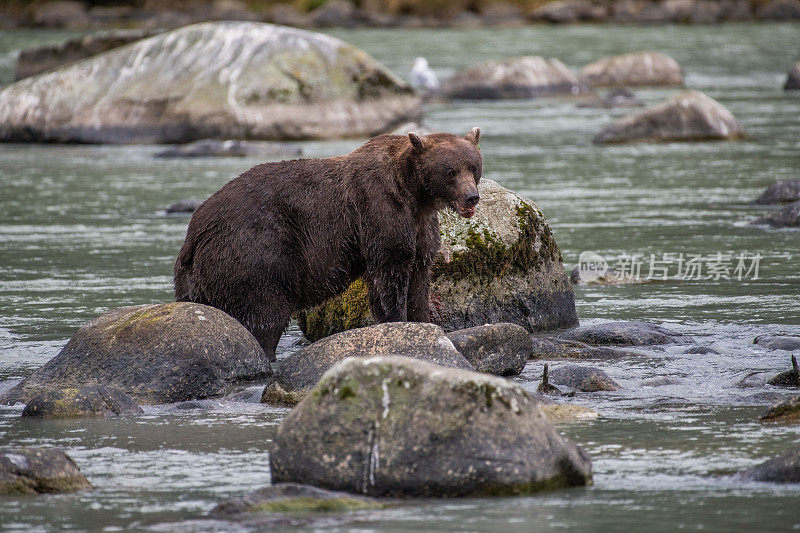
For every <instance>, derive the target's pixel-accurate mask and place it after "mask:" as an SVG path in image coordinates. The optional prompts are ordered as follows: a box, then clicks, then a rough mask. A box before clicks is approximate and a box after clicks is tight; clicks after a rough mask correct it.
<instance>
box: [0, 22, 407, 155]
mask: <svg viewBox="0 0 800 533" xmlns="http://www.w3.org/2000/svg"><path fill="white" fill-rule="evenodd" d="M420 115H421V110H420V107H419V98H418V97H417V96H415V95H414V93H413V91H412V89H411V88H410V87H409V86H408V85H407V84H406V83H405V82H403V81H402V80H401V79H400V78H398V77H397V76H395V75H394V74H392V73H391V72H390V71H388V70H387V69H386V68H385V67H383V66H382V65H380V64H379V63H378V62H377V61H375V60H374V59H373V58H372V57H370V56H369V55H367V54H366V53H365V52H363V51H362V50H359V49H358V48H356V47H354V46H351V45H349V44H347V43H344V42H342V41H340V40H339V39H336V38H334V37H330V36H328V35H322V34H319V33H313V32H309V31H303V30H297V29H293V28H287V27H283V26H274V25H271V24H260V23H253V22H233V21H227V22H207V23H202V24H195V25H192V26H186V27H183V28H179V29H176V30H173V31H170V32H166V33H162V34H159V35H156V36H154V37H150V38H148V39H144V40H141V41H137V42H135V43H132V44H129V45H127V46H124V47H121V48H116V49H114V50H109V51H108V52H105V53H103V54H100V55H97V56H94V57H91V58H89V59H87V60H85V61H82V62H80V63H77V64H74V65H71V66H67V67H64V68H60V69H58V70H56V71H54V72H50V73H47V74H42V75H39V76H35V77H33V78H26V79H24V80H21V81H19V82H17V83H15V84H13V85H10V86H8V87H5V88H3V89H2V90H0V140H2V141H12V142H86V143H167V144H168V143H183V142H189V141H193V140H197V139H204V138H222V139H230V138H236V139H248V140H249V139H263V140H286V139H317V138H335V137H358V136H367V135H371V134H375V133H379V132H382V131H386V130H387V129H388V128H390V127H392V126H393V125H394V124H398V123H400V122H403V121H407V120H416V119H418V118H419V116H420Z"/></svg>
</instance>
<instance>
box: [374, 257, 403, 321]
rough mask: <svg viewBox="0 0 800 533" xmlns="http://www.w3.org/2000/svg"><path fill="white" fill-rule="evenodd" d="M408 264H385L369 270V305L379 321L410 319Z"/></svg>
mask: <svg viewBox="0 0 800 533" xmlns="http://www.w3.org/2000/svg"><path fill="white" fill-rule="evenodd" d="M410 271H411V268H410V266H409V265H408V264H402V263H401V264H395V265H391V266H384V267H383V268H381V269H376V270H373V271H371V272H370V271H369V270H368V272H367V275H366V278H367V288H368V289H369V307H370V311H372V316H374V317H375V320H377V321H378V322H406V321H407V320H408V286H409V282H410V277H411V272H410Z"/></svg>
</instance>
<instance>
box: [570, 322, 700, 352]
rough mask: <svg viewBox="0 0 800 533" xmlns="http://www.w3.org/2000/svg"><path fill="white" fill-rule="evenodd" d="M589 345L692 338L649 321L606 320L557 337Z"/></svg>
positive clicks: (661, 341) (641, 343)
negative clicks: (603, 322)
mask: <svg viewBox="0 0 800 533" xmlns="http://www.w3.org/2000/svg"><path fill="white" fill-rule="evenodd" d="M558 338H559V339H561V340H569V341H578V342H583V343H586V344H590V345H605V346H608V345H616V346H652V345H657V344H674V343H679V344H680V343H690V342H693V340H692V338H691V337H689V336H688V335H681V334H680V333H677V332H675V331H672V330H670V329H667V328H664V327H661V326H657V325H655V324H651V323H649V322H606V323H605V324H598V325H596V326H588V327H583V328H578V329H575V330H572V331H569V332H567V333H564V334H562V335H559V337H558Z"/></svg>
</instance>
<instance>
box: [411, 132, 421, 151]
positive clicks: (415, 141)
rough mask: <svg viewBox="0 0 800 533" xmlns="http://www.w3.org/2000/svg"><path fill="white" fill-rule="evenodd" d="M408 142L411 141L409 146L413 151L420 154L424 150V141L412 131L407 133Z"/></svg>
mask: <svg viewBox="0 0 800 533" xmlns="http://www.w3.org/2000/svg"><path fill="white" fill-rule="evenodd" d="M408 140H409V141H411V146H413V147H414V150H416V151H418V152H422V151H424V150H425V141H424V140H423V139H422V137H420V136H419V135H418V134H417V133H414V132H413V131H410V132H408Z"/></svg>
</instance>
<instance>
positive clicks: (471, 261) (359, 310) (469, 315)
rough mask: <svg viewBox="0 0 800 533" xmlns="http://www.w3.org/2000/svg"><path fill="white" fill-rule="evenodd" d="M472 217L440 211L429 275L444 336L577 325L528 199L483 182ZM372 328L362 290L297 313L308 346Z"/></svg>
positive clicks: (554, 253) (546, 228)
mask: <svg viewBox="0 0 800 533" xmlns="http://www.w3.org/2000/svg"><path fill="white" fill-rule="evenodd" d="M478 188H479V191H480V194H481V201H480V203H479V204H478V208H477V210H476V213H475V215H474V216H473V217H472V218H470V219H465V218H462V217H460V216H458V215H457V214H456V213H454V212H451V211H449V210H445V211H441V212H440V213H439V226H440V234H441V238H442V245H441V248H440V249H439V253H438V254H437V256H436V260H435V262H434V265H433V268H432V270H431V290H430V295H431V301H430V309H431V322H433V323H434V324H437V325H439V326H441V327H442V328H443V329H444V330H445V331H455V330H459V329H465V328H469V327H473V326H480V325H483V324H487V323H496V322H510V323H513V324H518V325H520V326H523V327H524V328H526V329H527V330H529V331H543V330H548V329H555V328H560V327H567V326H573V325H575V324H577V322H578V318H577V313H576V310H575V294H574V292H573V290H572V285H571V283H570V281H569V279H568V277H567V275H566V273H565V271H564V266H563V264H562V258H561V251H560V249H559V247H558V244H557V243H556V241H555V238H554V236H553V232H552V230H551V228H550V225H549V224H548V223H547V221H546V220H545V218H544V215H542V213H541V211H540V210H539V208H538V207H537V206H536V204H534V203H533V202H532V201H530V200H528V199H526V198H523V197H521V196H519V195H517V194H515V193H514V192H512V191H510V190H508V189H505V188H504V187H501V186H500V185H498V184H497V183H496V182H494V181H492V180H487V179H484V180H482V181H481V183H480V184H479V186H478ZM373 323H374V319H373V317H372V315H371V313H370V312H369V304H368V297H367V288H366V285H365V284H364V282H363V281H362V280H357V281H356V282H354V283H353V284H352V285H351V286H350V287H349V288H348V289H347V291H345V293H344V294H342V295H340V296H337V297H335V298H332V299H330V300H328V301H327V302H325V303H324V304H323V305H321V306H319V307H317V308H315V309H313V310H310V311H305V312H301V313H299V314H298V324H299V326H300V329H301V330H302V331H303V333H304V334H305V336H306V337H307V338H308V339H309V340H312V341H315V340H318V339H320V338H322V337H324V336H326V335H331V334H333V333H337V332H340V331H345V330H347V329H351V328H354V327H362V326H367V325H370V324H373Z"/></svg>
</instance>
